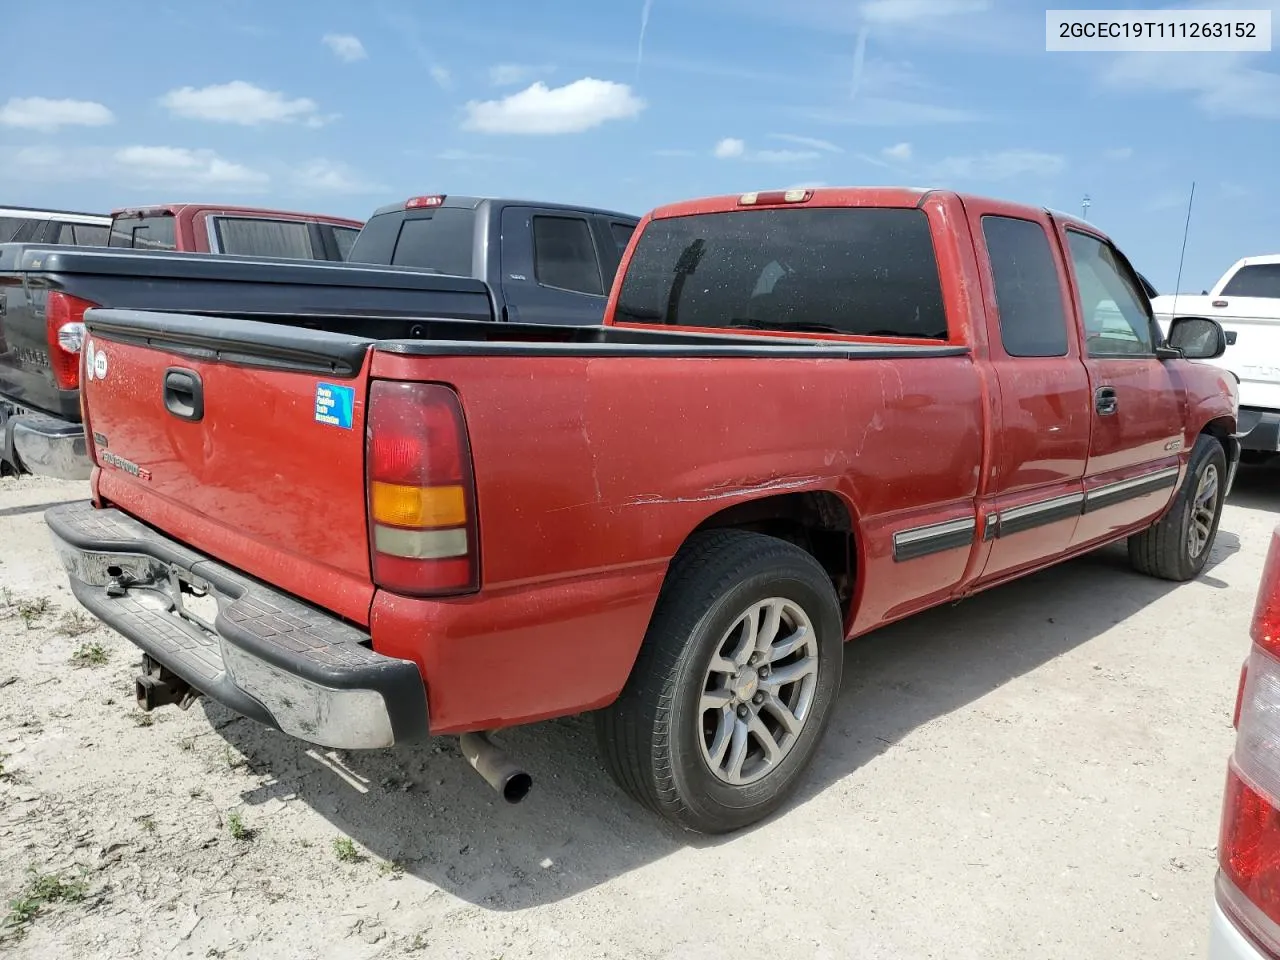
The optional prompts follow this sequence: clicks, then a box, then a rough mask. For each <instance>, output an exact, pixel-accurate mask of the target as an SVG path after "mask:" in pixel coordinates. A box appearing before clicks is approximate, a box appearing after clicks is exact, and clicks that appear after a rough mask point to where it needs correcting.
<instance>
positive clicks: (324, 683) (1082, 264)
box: [46, 188, 1239, 832]
mask: <svg viewBox="0 0 1280 960" xmlns="http://www.w3.org/2000/svg"><path fill="white" fill-rule="evenodd" d="M437 206H438V205H437ZM462 209H463V211H466V210H468V209H474V208H471V207H463V208H462ZM538 216H540V214H537V213H534V212H530V213H527V214H526V213H520V214H518V215H516V218H515V220H514V222H515V224H516V226H520V225H523V224H525V223H527V222H529V221H530V220H532V223H533V225H534V234H535V241H536V238H537V217H538ZM545 216H551V217H559V216H561V214H559V213H554V212H553V213H549V214H545ZM573 219H581V222H582V226H583V228H584V229H587V230H589V231H590V233H589V234H588V235H581V236H582V239H581V240H580V241H579V242H578V243H575V244H568V243H567V241H566V236H565V234H566V232H565V231H559V230H557V231H553V232H552V233H551V234H550V235H551V236H553V237H555V238H556V239H557V240H558V241H566V242H563V243H557V245H556V246H555V248H554V249H555V250H556V251H557V252H561V251H564V252H566V253H567V252H568V251H569V250H571V249H572V250H577V249H579V248H580V247H585V248H588V249H589V248H591V247H594V248H595V249H596V250H597V251H598V250H600V248H601V246H603V244H604V240H605V238H606V237H608V236H610V234H609V233H606V232H605V231H604V229H603V224H601V223H600V222H599V221H596V223H595V226H596V229H594V230H593V229H592V222H591V221H590V220H589V219H588V218H573ZM376 220H377V218H376V217H375V218H373V220H371V221H370V226H368V227H366V229H365V232H366V233H367V232H369V231H370V230H372V229H374V224H375V222H376ZM411 222H412V220H410V219H406V218H404V217H399V218H397V220H396V221H393V223H398V226H397V228H396V230H395V232H396V233H398V234H399V235H400V236H401V237H403V235H404V227H405V226H407V225H408V224H409V223H411ZM437 226H438V224H437ZM557 226H559V225H557ZM503 233H504V242H505V239H506V233H507V232H506V230H505V229H504V232H503ZM487 235H488V236H489V237H490V239H492V234H491V233H489V234H487ZM464 236H465V234H464ZM447 249H452V245H448V246H447ZM474 255H475V254H474V253H473V256H474ZM450 269H456V267H452V266H451V267H450ZM505 272H508V270H507V268H505V267H504V273H505ZM510 272H514V271H510ZM556 279H558V280H561V281H562V282H563V281H564V280H566V279H567V277H561V276H559V275H557V276H556ZM281 293H282V294H284V295H285V296H286V297H287V296H289V295H291V294H290V291H289V290H287V289H284V290H282V291H281ZM285 309H286V308H285V307H284V305H283V304H280V303H278V302H268V301H267V300H266V299H265V298H264V299H263V300H262V301H261V302H258V303H251V304H250V305H249V306H247V307H246V308H245V310H244V311H243V312H244V313H254V314H257V315H259V317H260V318H261V320H268V321H269V322H261V320H259V321H251V320H245V319H239V318H231V319H225V318H216V317H206V316H200V315H199V313H200V303H199V300H198V299H194V300H192V301H190V310H191V313H192V314H193V315H177V314H173V313H164V312H157V311H146V310H110V309H93V310H90V311H89V312H88V313H87V314H86V315H85V317H84V323H85V326H86V328H87V332H86V334H85V342H84V347H83V350H84V363H83V366H84V370H85V371H86V381H85V383H84V384H83V401H84V407H85V410H86V416H87V420H88V423H89V430H88V433H87V441H88V444H89V453H90V456H91V457H92V458H93V461H94V463H95V469H94V470H93V473H92V478H91V486H92V499H91V500H85V501H84V502H82V503H75V504H68V505H66V506H59V507H55V508H53V509H52V510H50V511H49V512H48V514H47V515H46V516H47V520H48V524H49V527H50V529H51V531H52V533H53V536H54V538H55V541H56V543H57V546H58V553H59V556H60V557H61V558H62V561H63V563H64V564H65V566H66V569H67V572H68V575H69V578H70V583H71V587H72V590H73V591H74V594H75V596H76V597H77V599H78V600H79V601H80V602H81V603H82V604H84V605H85V606H86V607H87V608H88V609H89V610H90V611H91V612H92V613H93V614H95V615H96V616H98V617H99V618H100V619H102V620H103V621H104V622H106V623H107V624H109V625H111V626H112V627H114V628H115V629H116V630H118V631H120V632H121V633H122V634H123V635H124V636H126V637H127V638H128V639H129V640H131V641H132V642H133V643H135V644H136V645H137V646H138V647H140V648H141V650H142V651H143V652H144V654H145V657H144V660H143V664H144V667H143V672H142V673H141V674H140V675H139V676H138V678H137V681H136V692H137V697H138V702H139V703H140V704H141V705H142V706H143V708H144V709H150V708H152V707H155V706H157V705H161V704H166V703H190V701H191V699H192V698H194V697H195V696H197V695H198V694H201V693H202V694H205V695H208V696H210V697H212V698H214V699H216V700H219V701H221V702H222V703H224V704H226V705H227V706H229V707H230V708H231V709H233V710H237V711H239V712H241V713H242V714H244V715H246V716H249V717H252V718H254V719H256V720H258V721H260V722H263V723H265V724H269V725H273V726H276V727H278V728H280V729H282V730H284V731H285V732H287V733H289V734H291V735H293V736H296V737H299V738H301V739H302V740H304V741H308V742H311V743H316V744H321V745H324V746H328V747H335V748H340V749H358V748H381V747H388V746H391V745H393V744H400V743H405V742H411V741H414V740H419V739H421V738H424V737H427V736H433V735H452V734H461V735H462V749H463V753H464V754H465V755H466V756H467V758H468V759H469V760H470V761H471V762H472V763H473V764H474V765H475V766H476V768H477V770H479V771H480V772H482V773H483V774H484V775H485V777H486V779H488V780H489V782H490V783H491V784H493V785H494V786H496V787H497V788H498V789H500V790H501V791H502V792H503V794H504V796H506V797H507V799H509V800H515V799H519V798H520V796H522V795H523V793H524V791H525V790H526V789H527V787H528V782H529V778H528V775H527V774H525V773H524V772H523V771H521V770H520V769H519V768H518V767H517V766H515V765H514V763H513V761H511V760H509V759H507V758H504V757H503V755H502V754H501V753H499V752H497V750H496V747H495V746H494V745H493V744H492V742H491V741H489V740H488V739H487V738H486V737H485V736H484V732H485V731H488V730H491V729H493V728H496V727H506V726H511V725H515V724H522V723H529V722H533V721H538V720H543V719H547V718H550V717H556V716H563V715H567V714H573V713H580V712H585V711H591V712H594V714H595V717H596V721H597V730H598V737H599V743H600V747H601V751H602V754H603V757H604V761H605V765H606V766H607V767H608V769H609V771H610V772H611V774H612V775H613V776H614V778H615V779H616V780H617V781H618V783H619V784H620V785H621V786H622V787H623V789H624V790H626V791H627V792H628V793H629V794H630V795H631V796H632V797H633V798H635V800H637V801H638V802H640V803H642V804H644V805H646V806H647V807H648V808H650V809H651V810H653V811H655V812H656V813H658V814H660V815H662V816H664V817H667V818H669V819H670V820H671V821H673V822H675V823H677V824H679V825H681V826H683V827H685V828H688V829H691V830H695V831H702V832H723V831H728V830H733V829H737V828H740V827H743V826H746V825H747V824H750V823H753V822H756V821H758V820H759V819H761V818H762V817H764V816H766V815H767V814H768V813H769V812H771V811H772V810H775V809H776V808H777V807H778V806H779V805H780V804H782V803H783V802H784V801H785V800H786V798H787V797H788V796H789V795H790V794H791V793H792V792H793V791H794V789H795V788H796V786H797V784H798V783H799V781H800V778H801V777H802V775H803V774H804V771H805V768H806V767H807V766H808V764H809V762H810V760H811V759H812V758H813V756H814V755H815V751H816V750H817V748H818V745H819V742H820V739H821V737H822V734H823V731H824V729H825V727H826V725H827V722H828V720H829V719H830V717H831V715H832V707H833V704H834V702H835V700H836V698H837V697H838V696H839V691H840V688H841V685H840V676H841V669H842V658H843V652H842V643H843V641H845V640H847V639H852V638H854V637H857V636H861V635H863V634H865V633H867V632H868V631H871V630H874V629H876V628H878V627H880V626H882V625H884V624H887V623H889V622H891V621H894V620H897V619H900V618H902V617H905V616H908V615H910V614H913V613H915V612H918V611H921V610H925V609H928V608H930V607H934V606H937V605H939V604H943V603H948V602H953V601H956V600H959V599H961V598H963V597H966V596H969V595H971V594H973V593H975V592H977V591H980V590H984V589H987V588H989V587H992V586H995V585H997V584H1001V583H1005V582H1007V581H1009V580H1012V579H1014V578H1017V577H1020V576H1023V575H1025V574H1028V573H1031V572H1033V571H1035V570H1040V569H1043V568H1045V567H1047V566H1049V565H1051V564H1055V563H1058V562H1059V561H1062V560H1064V559H1067V558H1069V557H1074V556H1077V555H1080V554H1082V553H1084V552H1086V551H1089V550H1093V549H1095V548H1096V547H1099V546H1101V545H1103V544H1107V543H1112V542H1116V541H1125V540H1127V542H1128V550H1129V558H1130V561H1131V563H1132V564H1133V565H1134V567H1135V568H1136V569H1138V570H1140V571H1142V572H1144V573H1146V574H1149V575H1152V576H1156V577H1161V578H1165V579H1169V580H1174V581H1185V580H1188V579H1191V578H1193V577H1195V576H1196V575H1197V574H1198V573H1199V572H1200V571H1201V570H1202V569H1203V567H1204V564H1205V562H1206V560H1207V558H1208V556H1209V553H1210V551H1211V549H1212V546H1213V541H1214V537H1215V535H1216V532H1217V527H1218V521H1219V518H1220V516H1221V510H1222V504H1223V500H1224V498H1225V496H1226V494H1227V491H1228V490H1229V488H1230V486H1231V481H1232V477H1233V475H1234V470H1235V465H1236V462H1237V459H1238V450H1239V448H1238V446H1237V445H1236V443H1235V441H1234V439H1233V434H1234V432H1235V423H1236V412H1237V410H1236V396H1235V383H1234V381H1233V380H1232V379H1231V378H1230V377H1229V376H1228V375H1226V374H1225V373H1224V372H1223V371H1220V370H1217V369H1215V368H1213V367H1210V366H1204V365H1197V364H1194V363H1189V362H1188V361H1187V358H1188V357H1213V356H1217V355H1219V354H1220V353H1221V351H1222V349H1223V336H1222V330H1221V328H1220V327H1219V326H1218V325H1217V324H1216V323H1214V322H1213V321H1212V320H1203V319H1198V320H1187V321H1178V322H1175V324H1174V325H1173V328H1172V329H1171V331H1170V333H1169V338H1168V342H1161V341H1160V339H1159V338H1158V336H1157V331H1156V327H1155V323H1154V321H1153V318H1152V315H1151V310H1150V305H1149V302H1148V300H1147V298H1146V296H1145V295H1144V293H1143V291H1142V288H1141V284H1140V283H1139V281H1138V279H1137V276H1136V274H1135V273H1134V271H1133V269H1132V267H1131V266H1130V265H1129V263H1128V261H1127V260H1126V259H1125V258H1124V256H1123V255H1122V254H1121V253H1120V252H1119V250H1117V249H1116V247H1115V246H1114V245H1113V244H1112V243H1111V242H1110V241H1109V240H1108V238H1107V237H1106V236H1105V235H1104V234H1102V233H1100V232H1098V231H1097V229H1096V228H1095V227H1093V226H1092V225H1090V224H1087V223H1084V222H1082V221H1079V220H1077V219H1074V218H1066V219H1063V218H1060V217H1058V216H1056V215H1052V214H1049V213H1047V212H1045V211H1042V210H1038V209H1034V208H1030V207H1025V206H1019V205H1014V204H1008V203H1002V202H1000V201H996V200H988V199H983V198H980V197H972V196H960V195H957V194H954V193H949V192H944V191H920V190H911V189H888V188H875V189H872V188H861V189H822V190H808V189H796V190H788V191H778V192H776V193H775V192H769V193H750V194H745V195H742V196H732V197H714V198H709V199H704V200H698V201H692V202H687V203H681V204H674V205H671V206H668V207H664V208H662V209H660V210H658V211H656V212H654V213H653V214H652V215H651V216H649V217H648V218H646V219H645V220H644V221H642V223H641V224H640V226H639V228H638V229H637V231H636V232H635V235H634V236H633V237H632V239H631V241H630V245H629V246H628V248H627V251H626V253H625V254H624V256H623V259H622V266H621V269H620V270H619V271H618V275H617V277H616V278H615V280H614V282H613V285H612V292H611V298H610V301H609V308H608V311H607V313H606V316H605V319H604V323H603V324H602V325H598V326H589V327H584V326H581V325H574V324H567V323H565V324H559V325H553V324H543V323H475V322H466V321H460V320H438V321H431V322H426V323H424V322H422V321H418V320H414V319H412V318H404V319H400V320H387V321H385V322H384V323H383V325H382V326H381V328H380V330H377V331H375V330H373V329H372V328H370V327H369V326H367V325H365V324H364V323H363V322H362V321H361V320H360V319H359V318H353V317H350V316H342V315H338V314H337V313H333V314H329V315H323V314H319V313H317V314H310V315H308V316H307V324H306V326H303V325H300V324H299V322H298V319H297V317H296V316H290V315H289V314H288V313H282V315H278V316H274V317H272V316H270V313H271V312H272V311H283V310H285ZM521 313H522V315H523V311H521ZM1113 317H1117V318H1119V320H1120V321H1122V322H1123V324H1124V330H1123V331H1121V332H1122V333H1123V335H1113V333H1115V331H1114V330H1113V327H1114V321H1113ZM1094 331H1096V332H1097V333H1098V335H1097V336H1093V335H1091V334H1092V333H1093V332H1094ZM1081 602H1087V598H1084V597H1082V598H1081Z"/></svg>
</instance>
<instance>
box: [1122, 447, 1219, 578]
mask: <svg viewBox="0 0 1280 960" xmlns="http://www.w3.org/2000/svg"><path fill="white" fill-rule="evenodd" d="M1226 485H1227V457H1226V454H1224V453H1223V452H1222V445H1221V444H1220V443H1218V441H1217V440H1215V439H1214V438H1213V437H1210V436H1206V435H1204V434H1201V435H1200V436H1199V437H1197V438H1196V445H1195V446H1194V447H1193V448H1192V450H1191V462H1190V463H1189V464H1188V466H1187V475H1186V477H1185V478H1184V479H1183V481H1182V487H1181V488H1180V489H1179V490H1178V494H1177V496H1176V497H1175V498H1174V501H1173V504H1172V506H1170V507H1169V510H1168V512H1167V513H1166V514H1165V515H1164V517H1163V518H1161V519H1160V520H1159V521H1158V522H1157V523H1155V524H1152V525H1151V526H1150V527H1148V528H1147V529H1146V530H1144V531H1142V533H1139V534H1136V535H1135V536H1132V537H1130V538H1129V561H1130V562H1131V563H1132V564H1133V566H1134V567H1135V568H1136V569H1137V570H1139V571H1140V572H1142V573H1145V574H1149V575H1150V576H1153V577H1160V578H1161V579H1164V580H1191V579H1192V578H1194V577H1196V576H1197V575H1199V573H1200V571H1201V570H1203V569H1204V565H1205V563H1206V562H1207V561H1208V559H1209V551H1210V550H1212V549H1213V541H1214V538H1215V537H1216V536H1217V534H1218V523H1219V521H1220V520H1221V519H1222V503H1223V500H1224V499H1225V497H1226Z"/></svg>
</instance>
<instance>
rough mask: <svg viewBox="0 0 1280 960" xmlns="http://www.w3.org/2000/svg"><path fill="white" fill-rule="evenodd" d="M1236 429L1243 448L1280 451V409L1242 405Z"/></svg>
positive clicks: (1268, 451)
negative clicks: (1262, 408) (1250, 407)
mask: <svg viewBox="0 0 1280 960" xmlns="http://www.w3.org/2000/svg"><path fill="white" fill-rule="evenodd" d="M1236 430H1237V433H1236V437H1237V438H1239V440H1240V446H1241V447H1242V448H1243V449H1245V450H1265V451H1266V452H1267V453H1278V452H1280V411H1276V410H1255V409H1249V408H1247V407H1241V408H1240V415H1239V418H1238V419H1237V426H1236Z"/></svg>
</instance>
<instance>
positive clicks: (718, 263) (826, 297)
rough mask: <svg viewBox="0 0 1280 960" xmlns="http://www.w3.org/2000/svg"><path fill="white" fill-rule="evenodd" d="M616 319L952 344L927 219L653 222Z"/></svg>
mask: <svg viewBox="0 0 1280 960" xmlns="http://www.w3.org/2000/svg"><path fill="white" fill-rule="evenodd" d="M617 318H618V319H619V320H628V321H631V322H639V323H666V324H681V325H684V326H695V327H740V328H746V329H756V330H794V331H814V332H823V331H825V332H829V333H846V334H858V335H862V336H884V337H922V338H930V339H935V338H936V339H945V338H946V337H947V318H946V312H945V310H944V308H943V303H942V283H941V280H940V279H939V276H938V263H937V260H936V258H935V256H934V250H933V237H932V236H931V234H930V231H929V221H928V218H927V216H926V215H925V213H924V212H923V211H921V210H914V209H911V210H899V209H884V208H872V207H866V208H810V209H803V208H800V209H769V210H743V211H734V212H732V213H709V214H697V215H694V216H688V217H673V218H669V219H663V220H653V221H650V223H649V226H647V227H646V228H645V229H644V231H643V232H642V233H641V234H640V239H639V240H638V241H636V247H635V252H634V253H633V255H632V258H631V265H630V267H629V268H628V269H627V272H626V275H625V276H624V277H623V281H622V289H621V292H620V294H619V303H618V309H617Z"/></svg>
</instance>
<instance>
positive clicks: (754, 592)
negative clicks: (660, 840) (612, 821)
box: [597, 530, 844, 833]
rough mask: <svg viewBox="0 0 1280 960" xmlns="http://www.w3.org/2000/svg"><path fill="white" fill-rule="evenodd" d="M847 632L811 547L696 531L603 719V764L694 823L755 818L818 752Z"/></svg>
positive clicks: (710, 825)
mask: <svg viewBox="0 0 1280 960" xmlns="http://www.w3.org/2000/svg"><path fill="white" fill-rule="evenodd" d="M843 640H844V635H843V629H842V624H841V616H840V608H839V603H838V601H837V599H836V595H835V591H834V589H833V588H832V585H831V580H830V578H829V577H828V576H827V574H826V572H825V571H824V570H823V569H822V567H821V566H820V565H819V564H818V562H817V561H816V560H815V559H814V558H813V557H812V556H810V555H809V554H808V553H806V552H805V551H803V550H801V549H800V548H798V547H796V546H793V545H792V544H790V543H787V542H785V541H782V540H778V539H775V538H773V537H767V536H763V535H760V534H755V533H747V532H744V531H736V530H730V531H717V532H712V533H706V534H698V535H696V536H695V537H693V538H691V539H690V541H689V543H688V544H686V546H685V547H684V549H682V550H681V551H680V553H679V554H678V555H677V556H676V558H675V559H674V560H673V561H672V566H671V570H670V572H669V573H668V576H667V579H666V582H665V584H664V585H663V589H662V594H661V596H660V597H659V600H658V605H657V608H656V609H655V611H654V616H653V620H652V621H651V623H650V626H649V630H648V633H647V634H646V636H645V640H644V644H643V646H642V648H641V652H640V655H639V657H638V658H637V661H636V665H635V668H634V669H633V670H632V674H631V677H630V679H629V680H628V682H627V685H626V687H625V688H624V690H623V692H622V695H621V696H620V697H619V698H618V700H617V701H616V702H615V703H614V704H613V705H611V706H610V707H607V708H606V709H604V710H602V711H600V712H599V713H598V714H597V732H598V735H599V741H600V748H601V753H602V755H603V757H604V761H605V765H606V766H607V768H608V769H609V772H610V774H611V775H612V776H613V778H614V780H616V781H617V782H618V784H619V785H620V786H621V787H622V788H623V789H624V790H626V791H627V792H628V793H629V794H631V796H632V797H634V798H635V799H636V800H638V801H640V802H641V803H643V804H645V805H646V806H648V807H649V808H650V809H652V810H654V811H655V812H657V813H658V814H660V815H662V816H664V817H666V818H667V819H669V820H671V821H673V822H675V823H677V824H679V825H681V826H683V827H685V828H687V829H690V830H694V831H697V832H701V833H723V832H727V831H730V830H736V829H739V828H741V827H744V826H747V825H748V824H750V823H754V822H755V821H757V820H760V819H761V818H763V817H765V816H767V815H768V814H769V813H771V812H772V811H773V810H775V809H777V807H778V806H780V805H781V804H782V803H783V802H784V801H785V799H786V798H787V796H788V795H789V794H790V793H791V792H792V791H793V790H794V788H795V786H796V784H797V783H798V781H799V778H800V776H801V774H802V773H803V772H804V770H805V768H806V767H807V766H808V764H809V761H810V760H811V759H812V756H813V753H814V750H815V749H816V748H817V745H818V741H819V739H820V738H821V736H822V733H823V731H824V730H825V728H826V725H827V722H828V720H829V717H830V713H831V707H832V704H833V703H834V701H835V696H836V693H837V691H838V690H839V687H840V673H841V667H842V657H843Z"/></svg>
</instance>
